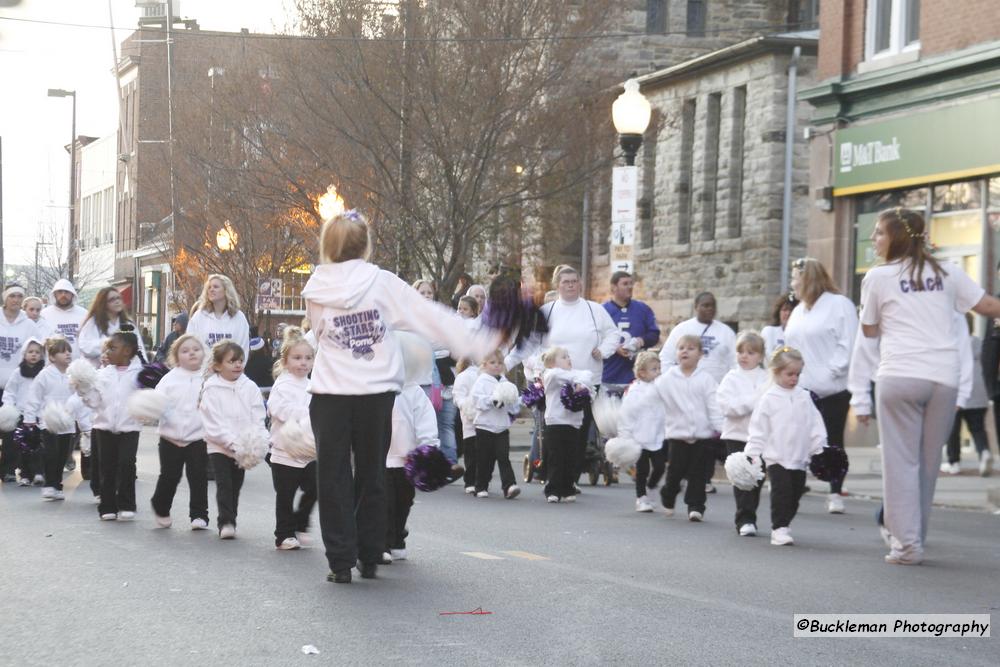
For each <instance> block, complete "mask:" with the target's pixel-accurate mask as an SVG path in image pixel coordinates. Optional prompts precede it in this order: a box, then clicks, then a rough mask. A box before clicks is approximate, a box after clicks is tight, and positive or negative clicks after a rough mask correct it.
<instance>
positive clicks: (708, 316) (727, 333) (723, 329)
mask: <svg viewBox="0 0 1000 667" xmlns="http://www.w3.org/2000/svg"><path fill="white" fill-rule="evenodd" d="M694 312H695V316H694V317H692V318H691V319H689V320H684V321H683V322H681V323H680V324H678V325H677V326H675V327H674V328H673V329H671V330H670V335H669V336H667V342H665V343H664V344H663V347H662V348H661V349H660V364H661V365H662V366H663V368H664V369H667V368H670V367H671V366H676V365H677V341H678V340H680V337H681V336H698V337H699V338H701V361H699V362H698V368H700V369H701V370H703V371H705V372H707V373H708V374H709V375H711V376H712V379H713V380H715V382H716V384H718V383H719V382H722V378H724V377H725V376H726V373H728V372H729V369H731V368H733V367H734V366H735V365H736V333H735V332H734V331H733V330H732V328H731V327H730V326H729V325H728V324H725V323H723V322H719V321H718V320H716V319H715V313H716V303H715V296H714V295H713V294H712V293H711V292H702V293H701V294H699V295H698V296H696V297H695V299H694Z"/></svg>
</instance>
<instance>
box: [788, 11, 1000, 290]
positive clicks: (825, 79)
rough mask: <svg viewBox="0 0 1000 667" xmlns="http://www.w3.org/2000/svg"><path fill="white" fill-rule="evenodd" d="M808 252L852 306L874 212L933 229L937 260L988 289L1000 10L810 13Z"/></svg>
mask: <svg viewBox="0 0 1000 667" xmlns="http://www.w3.org/2000/svg"><path fill="white" fill-rule="evenodd" d="M820 26H821V31H822V39H821V41H820V50H819V61H818V65H817V68H818V71H817V77H816V79H817V84H816V85H815V86H813V87H812V88H810V89H807V90H803V91H802V99H804V100H807V101H808V102H809V103H810V104H811V105H812V106H813V107H814V108H815V111H814V113H813V116H812V130H811V136H812V139H811V141H810V178H811V181H810V188H811V191H812V193H813V194H812V199H813V200H814V203H813V205H811V206H810V207H809V246H808V249H809V254H810V255H813V256H815V257H818V258H819V259H821V260H822V261H823V262H824V263H825V264H826V265H827V266H828V267H829V268H830V269H831V270H832V273H833V275H834V279H835V280H836V281H837V282H838V283H839V284H840V286H841V287H842V288H843V289H844V290H845V293H847V294H849V295H851V296H853V297H854V298H855V299H857V298H858V296H859V294H858V291H859V286H860V280H861V277H862V276H863V274H864V272H865V271H866V270H867V269H868V267H870V266H871V264H872V263H873V262H874V259H875V258H874V254H873V252H872V249H871V244H870V242H869V240H868V237H869V235H870V234H871V231H872V229H873V227H874V221H875V218H876V217H877V214H878V212H879V211H881V210H884V209H886V208H891V207H894V206H906V207H909V208H913V209H916V210H919V211H920V212H922V213H924V214H925V215H926V216H927V217H928V218H929V231H930V240H931V242H932V243H933V244H934V245H935V246H936V247H937V254H938V256H939V257H943V258H946V259H949V260H952V261H955V262H957V263H958V264H960V265H962V266H963V267H964V268H965V270H966V272H968V273H969V275H970V276H972V277H973V278H974V279H975V280H977V281H979V282H980V283H981V284H982V285H983V286H984V287H985V288H987V289H988V290H990V291H996V288H997V285H996V281H995V271H994V269H995V268H996V265H997V259H998V257H1000V254H998V247H1000V246H998V243H1000V238H998V231H1000V124H998V123H997V119H998V118H1000V40H998V36H1000V3H997V2H994V1H993V0H955V1H953V2H919V1H918V0H845V1H844V2H836V3H834V2H826V3H823V5H822V10H821V14H820Z"/></svg>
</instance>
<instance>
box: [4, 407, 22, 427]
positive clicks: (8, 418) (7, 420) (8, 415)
mask: <svg viewBox="0 0 1000 667" xmlns="http://www.w3.org/2000/svg"><path fill="white" fill-rule="evenodd" d="M19 419H21V411H20V410H18V409H17V408H15V407H14V406H13V405H11V404H10V403H8V404H7V405H5V406H3V407H0V433H10V432H11V431H13V430H14V429H15V428H17V422H18V420H19Z"/></svg>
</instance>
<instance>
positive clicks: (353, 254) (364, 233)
mask: <svg viewBox="0 0 1000 667" xmlns="http://www.w3.org/2000/svg"><path fill="white" fill-rule="evenodd" d="M370 252H371V238H370V236H369V235H368V220H367V219H366V218H365V216H363V215H362V214H360V213H358V212H357V211H355V210H350V211H346V212H344V213H341V214H339V215H335V216H333V217H332V218H330V219H329V220H327V221H326V222H324V223H323V228H322V229H321V230H320V232H319V254H320V261H321V262H323V263H324V264H332V263H334V262H346V261H348V260H351V259H365V260H367V259H368V254H369V253H370Z"/></svg>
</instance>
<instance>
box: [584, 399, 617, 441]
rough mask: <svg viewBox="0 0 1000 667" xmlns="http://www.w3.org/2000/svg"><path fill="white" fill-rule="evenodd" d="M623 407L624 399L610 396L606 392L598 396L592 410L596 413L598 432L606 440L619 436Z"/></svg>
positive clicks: (595, 421) (595, 420)
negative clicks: (620, 413)
mask: <svg viewBox="0 0 1000 667" xmlns="http://www.w3.org/2000/svg"><path fill="white" fill-rule="evenodd" d="M621 407H622V399H620V398H618V397H617V396H608V395H607V394H605V393H604V392H601V393H600V394H598V395H597V399H596V400H595V401H594V405H593V406H592V407H591V410H592V411H593V413H594V423H595V424H597V430H598V431H600V432H601V435H603V436H604V437H605V438H614V437H617V436H618V412H619V411H620V410H621Z"/></svg>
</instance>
